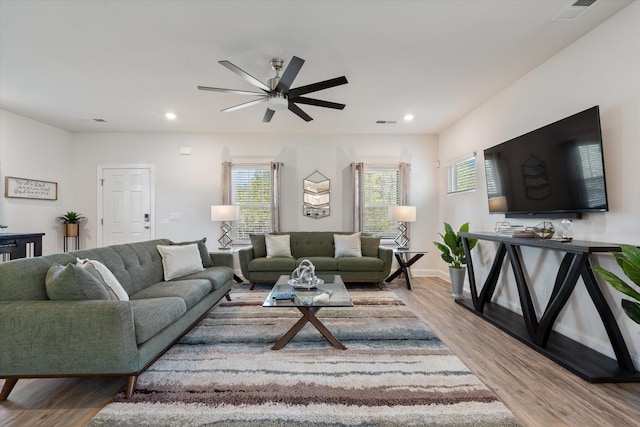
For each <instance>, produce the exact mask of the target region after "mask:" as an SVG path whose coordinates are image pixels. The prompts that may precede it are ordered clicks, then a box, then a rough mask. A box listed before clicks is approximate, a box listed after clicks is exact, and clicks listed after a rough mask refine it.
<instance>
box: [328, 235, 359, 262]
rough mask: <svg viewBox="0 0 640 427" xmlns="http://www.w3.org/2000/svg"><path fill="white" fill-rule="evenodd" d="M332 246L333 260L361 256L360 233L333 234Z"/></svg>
mask: <svg viewBox="0 0 640 427" xmlns="http://www.w3.org/2000/svg"><path fill="white" fill-rule="evenodd" d="M333 245H334V246H335V255H334V257H335V258H341V257H361V256H362V250H361V249H360V233H353V234H334V235H333Z"/></svg>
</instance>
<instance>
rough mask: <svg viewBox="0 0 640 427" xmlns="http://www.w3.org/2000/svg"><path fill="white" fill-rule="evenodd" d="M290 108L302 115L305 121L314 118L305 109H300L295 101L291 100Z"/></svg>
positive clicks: (299, 115)
mask: <svg viewBox="0 0 640 427" xmlns="http://www.w3.org/2000/svg"><path fill="white" fill-rule="evenodd" d="M289 110H290V111H291V112H292V113H294V114H296V115H297V116H298V117H300V118H301V119H302V120H304V121H305V122H310V121H311V120H313V119H312V118H311V116H310V115H308V114H307V113H305V112H304V111H302V110H301V109H300V107H298V106H297V105H296V104H294V103H293V102H291V101H289Z"/></svg>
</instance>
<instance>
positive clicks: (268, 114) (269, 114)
mask: <svg viewBox="0 0 640 427" xmlns="http://www.w3.org/2000/svg"><path fill="white" fill-rule="evenodd" d="M273 113H275V111H273V110H272V109H270V108H267V111H265V112H264V117H263V118H262V122H263V123H269V122H270V121H271V117H273Z"/></svg>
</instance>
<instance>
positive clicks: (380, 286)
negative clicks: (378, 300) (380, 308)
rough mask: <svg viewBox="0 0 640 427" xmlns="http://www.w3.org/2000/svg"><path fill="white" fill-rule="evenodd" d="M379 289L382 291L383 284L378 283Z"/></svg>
mask: <svg viewBox="0 0 640 427" xmlns="http://www.w3.org/2000/svg"><path fill="white" fill-rule="evenodd" d="M378 289H380V290H382V282H378Z"/></svg>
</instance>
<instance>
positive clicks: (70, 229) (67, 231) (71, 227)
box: [62, 224, 80, 252]
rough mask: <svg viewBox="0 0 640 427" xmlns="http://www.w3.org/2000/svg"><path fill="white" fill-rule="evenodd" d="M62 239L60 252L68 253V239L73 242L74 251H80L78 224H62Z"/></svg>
mask: <svg viewBox="0 0 640 427" xmlns="http://www.w3.org/2000/svg"><path fill="white" fill-rule="evenodd" d="M63 227H64V228H63V231H64V237H63V238H62V250H63V251H64V252H68V251H69V242H68V239H71V241H73V242H75V246H74V248H75V249H74V250H76V251H77V250H79V249H80V227H79V224H63Z"/></svg>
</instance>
